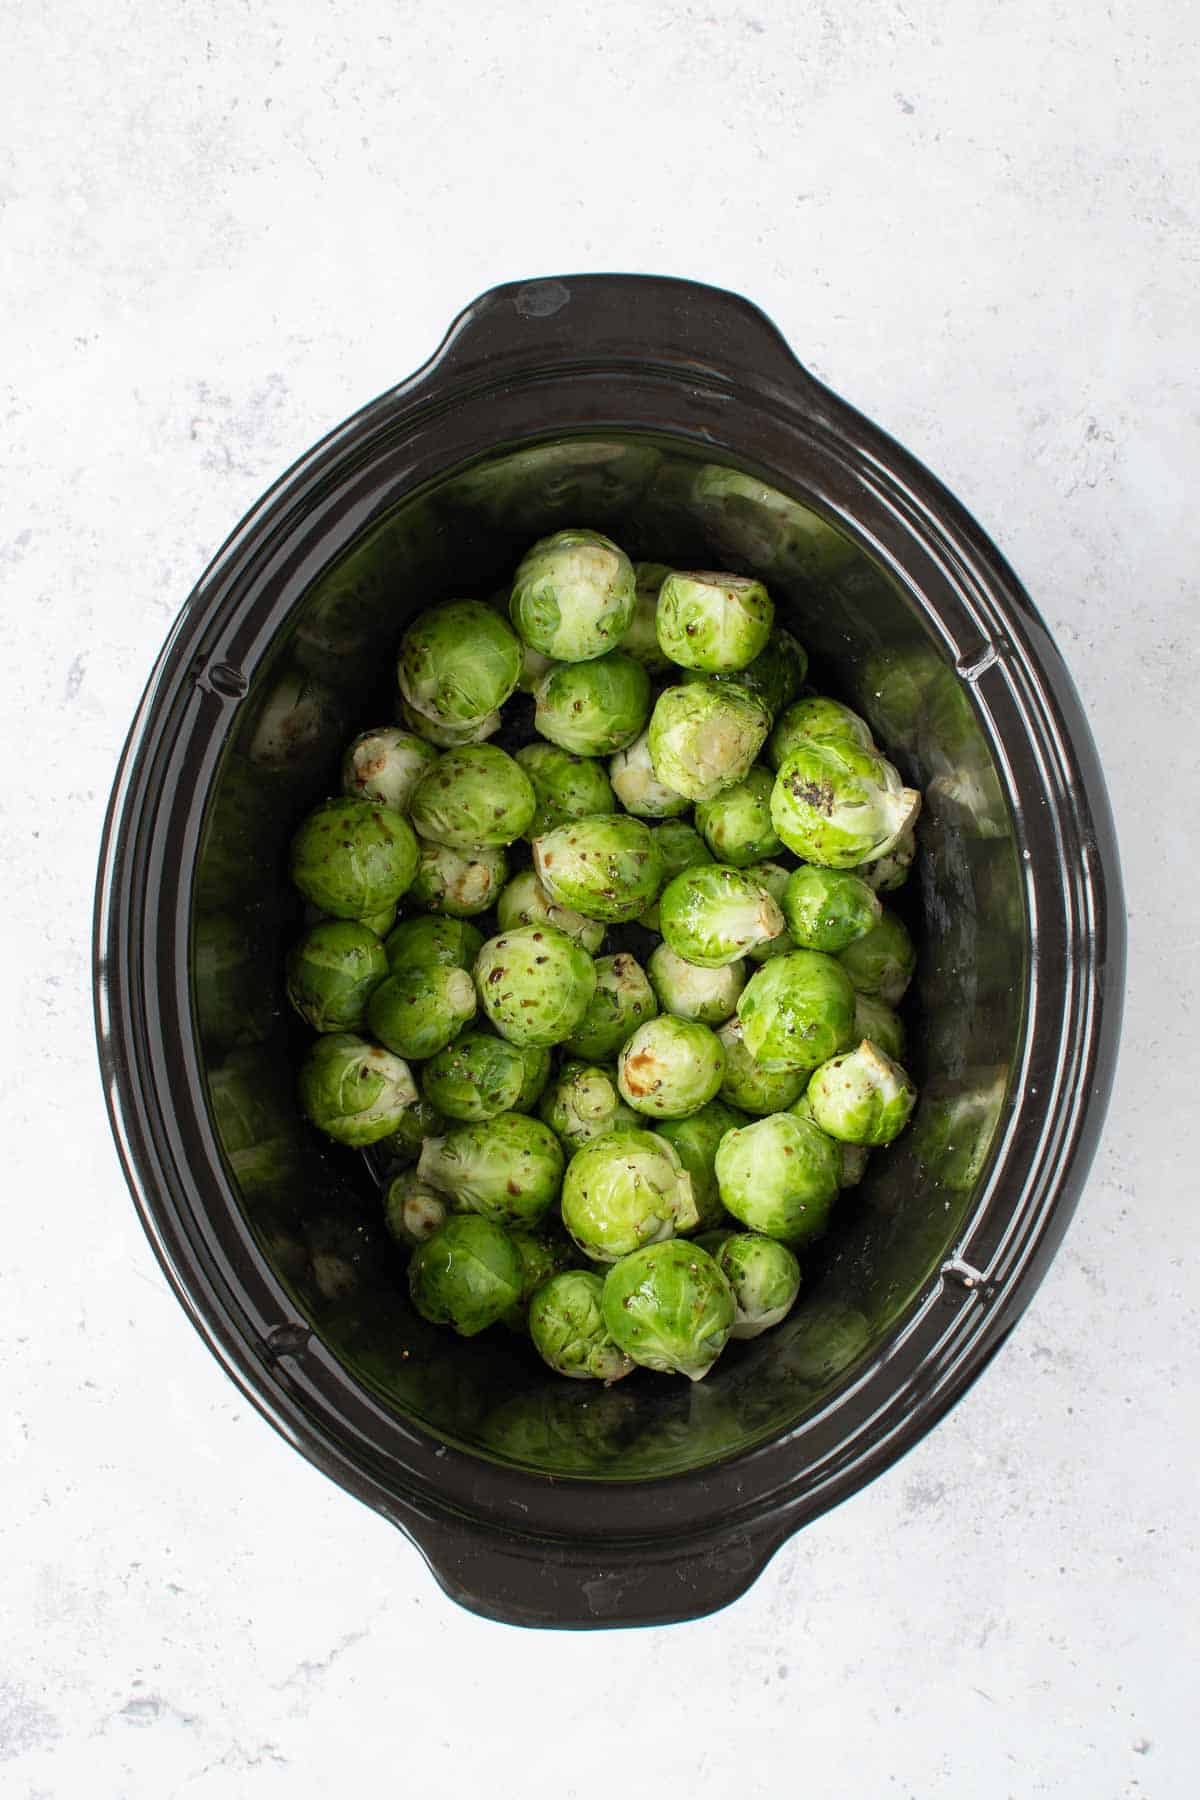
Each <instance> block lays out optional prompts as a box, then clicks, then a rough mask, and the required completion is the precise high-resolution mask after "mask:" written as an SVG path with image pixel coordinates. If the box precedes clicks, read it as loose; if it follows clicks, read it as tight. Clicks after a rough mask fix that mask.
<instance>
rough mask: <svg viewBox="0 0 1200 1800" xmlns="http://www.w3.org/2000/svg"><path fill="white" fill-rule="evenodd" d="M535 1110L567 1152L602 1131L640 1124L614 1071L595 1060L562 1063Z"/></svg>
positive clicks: (578, 1147) (580, 1147)
mask: <svg viewBox="0 0 1200 1800" xmlns="http://www.w3.org/2000/svg"><path fill="white" fill-rule="evenodd" d="M538 1112H539V1113H540V1114H541V1116H542V1118H543V1119H544V1120H545V1121H546V1124H547V1125H549V1127H550V1129H551V1131H554V1132H556V1133H557V1134H558V1136H559V1137H560V1138H561V1139H562V1141H563V1143H564V1144H565V1145H566V1146H567V1149H568V1150H570V1151H575V1150H581V1149H582V1148H583V1146H584V1144H586V1143H589V1142H590V1141H591V1139H592V1138H594V1137H599V1136H600V1134H601V1132H604V1131H612V1130H613V1129H614V1128H615V1127H617V1126H629V1125H632V1126H634V1127H637V1126H638V1125H639V1124H640V1121H639V1119H638V1116H637V1114H636V1113H635V1112H634V1111H633V1110H632V1108H631V1107H628V1106H626V1105H625V1103H624V1101H623V1100H622V1099H621V1096H620V1093H619V1092H618V1090H617V1078H616V1074H615V1073H614V1072H613V1071H612V1070H610V1069H602V1068H599V1067H598V1066H597V1065H596V1064H595V1063H585V1062H576V1061H571V1062H565V1063H564V1064H563V1066H562V1068H561V1069H560V1070H559V1071H558V1074H557V1076H556V1077H555V1079H554V1081H553V1082H552V1083H551V1085H550V1086H549V1088H548V1089H547V1090H546V1092H545V1093H544V1094H543V1096H542V1103H541V1105H540V1106H539V1108H538Z"/></svg>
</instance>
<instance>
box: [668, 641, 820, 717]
mask: <svg viewBox="0 0 1200 1800" xmlns="http://www.w3.org/2000/svg"><path fill="white" fill-rule="evenodd" d="M807 673H808V652H807V651H806V650H805V649H804V647H803V645H802V644H800V643H798V642H797V641H796V639H795V638H794V637H793V636H792V634H791V632H790V631H778V630H777V631H774V632H772V634H771V641H770V643H769V644H768V645H767V647H766V649H765V650H763V651H760V652H759V654H758V655H757V656H756V657H755V658H754V661H753V662H752V663H747V664H746V667H745V668H744V669H737V670H735V671H734V672H733V673H732V674H729V675H717V676H715V677H714V679H715V680H717V681H723V682H728V683H729V685H730V686H731V687H740V688H743V689H744V690H745V691H746V693H748V694H753V695H754V697H755V699H756V700H761V701H762V703H763V705H764V706H765V707H766V709H767V711H768V712H769V713H770V715H771V717H772V718H775V717H776V715H777V714H778V713H780V712H782V710H783V708H784V707H785V706H786V705H787V703H788V701H789V700H791V699H794V697H795V696H796V695H797V694H798V693H799V692H800V688H801V685H802V683H803V681H804V677H805V675H807ZM684 679H685V680H696V681H703V680H704V677H703V676H702V675H700V674H696V675H692V676H685V677H684Z"/></svg>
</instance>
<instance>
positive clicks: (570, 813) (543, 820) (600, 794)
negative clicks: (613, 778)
mask: <svg viewBox="0 0 1200 1800" xmlns="http://www.w3.org/2000/svg"><path fill="white" fill-rule="evenodd" d="M513 761H514V762H518V763H520V765H521V767H522V769H524V771H525V773H526V775H527V776H528V777H529V780H530V782H531V783H532V785H533V792H534V798H535V799H536V801H537V805H536V807H535V809H534V814H533V818H532V819H531V820H530V822H529V824H528V826H527V827H526V830H525V836H526V837H527V838H530V839H532V838H537V837H542V836H544V834H545V833H546V832H547V831H553V830H554V829H555V828H556V827H557V826H559V825H566V824H567V823H568V822H569V821H570V820H571V819H590V818H593V817H594V816H595V815H596V814H597V813H612V812H616V810H617V803H616V801H615V799H614V798H613V791H612V788H611V787H610V785H609V780H608V776H607V775H606V774H605V772H604V765H603V764H602V763H598V762H597V761H596V760H595V758H594V757H590V756H572V754H571V752H570V751H569V750H560V749H559V747H558V745H557V744H526V745H525V747H524V748H523V749H521V750H518V751H516V752H515V753H514V756H513Z"/></svg>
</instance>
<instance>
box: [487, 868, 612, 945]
mask: <svg viewBox="0 0 1200 1800" xmlns="http://www.w3.org/2000/svg"><path fill="white" fill-rule="evenodd" d="M496 919H497V921H498V923H499V926H500V929H501V931H516V930H517V928H518V927H519V926H521V925H553V927H554V929H555V930H556V931H562V932H565V933H566V935H567V936H568V937H569V938H570V939H571V941H572V942H573V943H576V944H579V945H581V946H582V948H583V949H584V950H586V951H587V953H588V955H589V956H594V955H595V954H596V952H597V950H599V948H600V946H601V944H602V943H603V942H604V926H603V925H601V924H600V922H599V921H598V920H597V919H585V918H584V916H583V914H582V913H578V912H575V911H573V910H572V908H571V907H569V906H557V905H556V904H555V903H554V901H553V900H551V898H550V896H549V894H548V893H547V892H546V890H545V888H544V887H543V886H542V884H541V882H540V881H539V880H538V878H537V876H536V875H535V873H534V871H533V870H532V869H522V870H521V873H520V874H519V875H514V876H513V878H512V880H511V881H510V882H509V884H508V886H507V887H506V888H505V890H504V892H503V893H502V894H501V896H500V898H499V900H497V902H496Z"/></svg>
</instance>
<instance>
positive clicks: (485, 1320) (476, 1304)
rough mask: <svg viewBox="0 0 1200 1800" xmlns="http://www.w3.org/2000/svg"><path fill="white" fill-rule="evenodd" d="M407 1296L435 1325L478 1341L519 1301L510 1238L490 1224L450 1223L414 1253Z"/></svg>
mask: <svg viewBox="0 0 1200 1800" xmlns="http://www.w3.org/2000/svg"><path fill="white" fill-rule="evenodd" d="M408 1290H409V1293H410V1294H411V1295H412V1303H413V1305H414V1306H415V1307H416V1309H417V1311H418V1312H419V1313H420V1315H421V1317H422V1318H423V1319H428V1320H429V1322H430V1324H431V1325H449V1326H450V1327H451V1328H452V1330H454V1331H457V1332H458V1334H459V1336H460V1337H474V1336H475V1335H476V1334H477V1333H478V1332H480V1331H485V1330H486V1329H487V1327H488V1326H489V1325H495V1324H496V1323H497V1322H498V1321H499V1320H500V1319H502V1318H503V1317H504V1315H505V1313H506V1312H508V1311H509V1310H510V1309H511V1308H512V1307H513V1306H515V1305H516V1304H517V1303H518V1301H519V1300H520V1296H521V1259H520V1257H519V1255H518V1254H517V1250H516V1246H515V1245H514V1243H513V1241H512V1239H511V1238H510V1237H509V1235H508V1233H507V1232H506V1231H502V1230H501V1228H500V1227H499V1225H493V1224H492V1222H491V1220H490V1219H482V1218H478V1217H472V1216H470V1215H467V1216H464V1217H457V1218H451V1219H447V1220H446V1223H445V1224H444V1225H443V1226H442V1228H441V1230H440V1231H435V1232H434V1234H433V1236H432V1237H430V1238H426V1239H425V1242H424V1243H422V1244H418V1245H417V1248H416V1249H415V1250H414V1252H413V1255H412V1260H411V1262H410V1263H409V1265H408Z"/></svg>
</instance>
